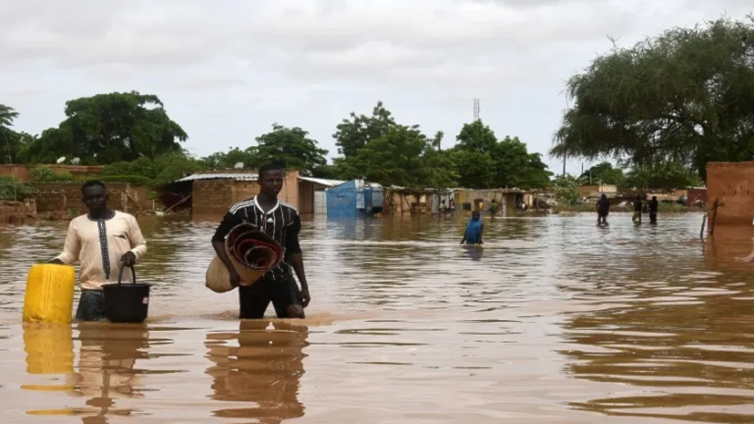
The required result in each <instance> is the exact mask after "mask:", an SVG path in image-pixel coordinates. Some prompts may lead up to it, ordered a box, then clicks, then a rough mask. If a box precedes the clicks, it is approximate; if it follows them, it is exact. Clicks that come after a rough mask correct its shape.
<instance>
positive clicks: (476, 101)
mask: <svg viewBox="0 0 754 424" xmlns="http://www.w3.org/2000/svg"><path fill="white" fill-rule="evenodd" d="M474 120H475V121H478V120H479V99H474Z"/></svg>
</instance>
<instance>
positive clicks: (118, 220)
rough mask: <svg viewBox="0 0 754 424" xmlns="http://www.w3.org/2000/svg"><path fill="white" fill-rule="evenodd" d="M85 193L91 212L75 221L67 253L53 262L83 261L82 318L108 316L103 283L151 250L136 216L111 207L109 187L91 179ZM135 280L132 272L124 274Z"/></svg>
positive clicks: (78, 313) (79, 313) (115, 278)
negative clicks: (106, 314) (148, 248)
mask: <svg viewBox="0 0 754 424" xmlns="http://www.w3.org/2000/svg"><path fill="white" fill-rule="evenodd" d="M81 194H82V196H83V201H84V204H85V205H86V207H87V208H88V209H89V213H87V214H86V215H81V216H79V217H77V218H75V219H74V220H73V221H71V224H70V225H69V227H68V235H67V236H66V239H65V246H64V247H63V253H62V254H60V255H59V256H57V257H56V258H54V259H53V260H51V261H50V263H57V264H65V265H73V264H74V263H76V262H77V261H78V262H79V263H80V264H81V273H80V280H81V298H80V299H79V306H78V309H77V311H76V319H77V320H79V321H99V320H101V319H103V318H105V296H104V293H103V292H102V285H103V284H105V283H113V282H117V281H118V272H119V271H120V268H121V267H123V266H126V267H130V266H133V265H134V264H135V263H136V261H137V260H139V259H140V258H141V257H142V256H144V253H146V251H147V242H146V241H145V240H144V236H143V235H142V234H141V229H140V228H139V224H138V223H137V222H136V218H134V217H133V216H132V215H129V214H127V213H124V212H119V211H113V210H110V209H108V208H107V200H108V194H107V188H106V187H105V184H103V183H102V182H100V181H87V182H86V183H84V185H83V186H82V187H81ZM123 281H124V282H126V281H128V282H130V281H131V273H130V272H128V271H126V272H124V273H123Z"/></svg>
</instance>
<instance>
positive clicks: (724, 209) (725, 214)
mask: <svg viewBox="0 0 754 424" xmlns="http://www.w3.org/2000/svg"><path fill="white" fill-rule="evenodd" d="M715 199H717V200H718V201H719V202H720V203H724V205H723V206H721V207H720V208H718V210H717V217H716V221H715V225H716V226H719V225H746V226H752V220H754V162H736V163H732V162H710V163H708V164H707V210H708V212H709V219H710V220H711V219H712V217H713V215H714V213H713V211H712V206H713V204H714V202H715Z"/></svg>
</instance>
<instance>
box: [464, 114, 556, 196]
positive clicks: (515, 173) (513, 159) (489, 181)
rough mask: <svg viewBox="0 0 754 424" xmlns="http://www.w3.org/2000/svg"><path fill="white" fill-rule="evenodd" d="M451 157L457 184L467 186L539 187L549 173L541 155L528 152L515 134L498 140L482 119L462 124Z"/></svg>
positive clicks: (545, 184)
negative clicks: (456, 174)
mask: <svg viewBox="0 0 754 424" xmlns="http://www.w3.org/2000/svg"><path fill="white" fill-rule="evenodd" d="M456 138H457V140H458V144H457V145H456V146H455V147H454V148H453V150H452V151H453V159H454V162H455V165H456V172H457V173H458V175H459V178H458V179H459V183H460V185H461V186H462V187H467V188H498V187H509V188H512V187H518V188H521V189H532V188H542V187H545V186H547V185H549V184H550V176H551V175H552V173H551V172H549V171H548V169H547V165H546V164H545V163H544V162H542V157H541V155H539V154H537V153H529V152H528V151H527V149H526V144H524V143H523V142H521V140H519V139H518V137H514V138H511V137H505V138H504V139H503V140H498V139H497V137H496V136H495V133H494V132H493V131H492V130H491V129H490V128H489V127H488V126H487V125H484V123H483V122H482V121H475V122H473V123H470V124H465V125H464V126H463V128H462V129H461V132H460V133H459V134H458V136H457V137H456Z"/></svg>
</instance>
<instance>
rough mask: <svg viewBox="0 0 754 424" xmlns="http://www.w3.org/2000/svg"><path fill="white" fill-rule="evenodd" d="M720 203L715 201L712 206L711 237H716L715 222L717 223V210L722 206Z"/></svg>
mask: <svg viewBox="0 0 754 424" xmlns="http://www.w3.org/2000/svg"><path fill="white" fill-rule="evenodd" d="M718 202H719V201H718V200H717V199H715V203H713V204H712V221H711V222H710V224H709V235H710V236H713V235H715V221H717V208H719V207H720V206H721V205H720V204H719V203H718Z"/></svg>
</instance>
